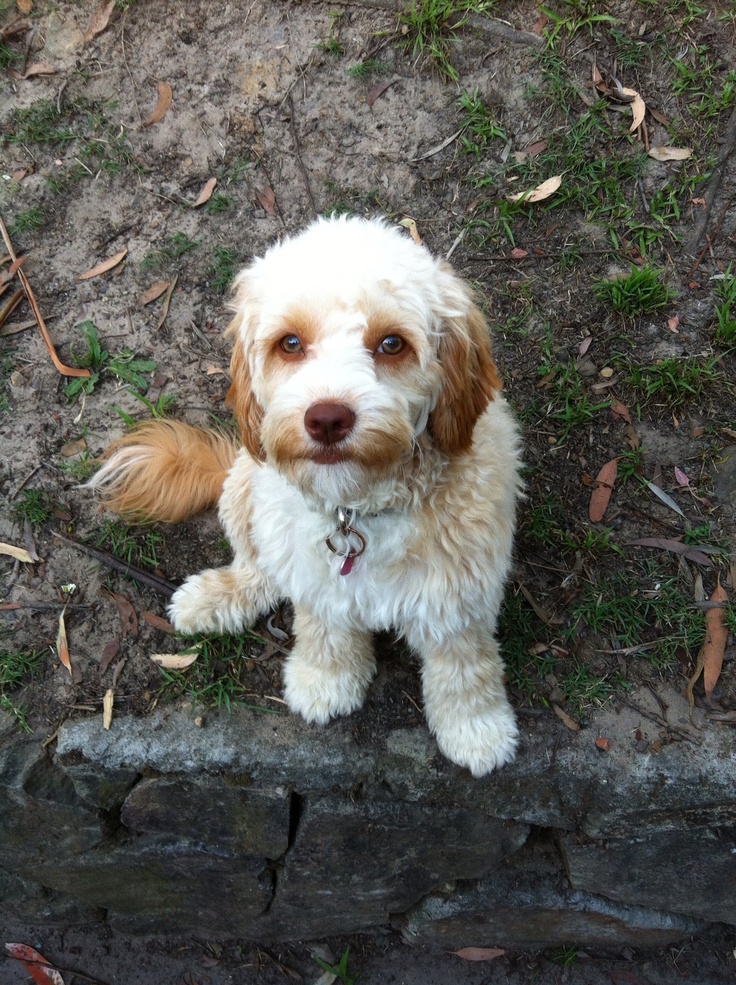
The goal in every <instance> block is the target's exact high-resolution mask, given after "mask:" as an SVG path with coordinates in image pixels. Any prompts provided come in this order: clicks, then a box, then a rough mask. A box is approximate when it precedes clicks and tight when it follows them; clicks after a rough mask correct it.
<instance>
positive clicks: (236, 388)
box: [225, 274, 265, 460]
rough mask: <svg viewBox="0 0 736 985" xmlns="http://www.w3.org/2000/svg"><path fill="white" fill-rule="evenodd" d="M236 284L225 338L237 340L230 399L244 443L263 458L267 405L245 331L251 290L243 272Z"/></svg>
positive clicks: (232, 360) (234, 350) (255, 454)
mask: <svg viewBox="0 0 736 985" xmlns="http://www.w3.org/2000/svg"><path fill="white" fill-rule="evenodd" d="M235 284H236V293H235V300H234V304H233V307H234V308H235V317H234V318H233V320H232V321H231V322H230V324H229V325H228V327H227V329H226V330H225V338H230V339H231V340H232V343H233V354H232V356H231V358H230V389H229V390H228V392H227V397H226V402H227V403H228V404H229V405H230V407H232V411H233V415H234V416H235V420H236V421H237V422H238V427H239V428H240V434H241V436H242V439H243V445H244V446H245V448H247V450H248V451H249V452H250V454H251V455H252V456H253V458H255V459H258V460H263V458H264V457H265V456H264V454H263V448H262V447H261V423H262V421H263V408H262V407H261V405H260V404H259V403H258V401H257V400H256V398H255V394H254V393H253V381H252V377H251V372H250V366H249V365H248V357H247V355H246V353H245V348H244V343H243V338H242V334H241V329H242V326H243V323H244V321H245V319H246V318H247V308H248V302H249V293H248V289H247V286H246V280H245V277H244V275H243V274H241V275H240V277H239V278H238V280H237V281H236V282H235Z"/></svg>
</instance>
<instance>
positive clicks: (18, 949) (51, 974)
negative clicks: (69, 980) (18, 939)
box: [5, 944, 64, 985]
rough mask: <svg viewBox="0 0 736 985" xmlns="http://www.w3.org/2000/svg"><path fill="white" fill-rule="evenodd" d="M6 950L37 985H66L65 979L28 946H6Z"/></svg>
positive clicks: (41, 955)
mask: <svg viewBox="0 0 736 985" xmlns="http://www.w3.org/2000/svg"><path fill="white" fill-rule="evenodd" d="M5 950H6V951H8V953H9V954H10V956H11V957H12V958H15V959H16V961H20V962H21V964H22V965H23V967H24V968H25V969H26V971H27V972H28V974H29V975H30V976H31V978H32V979H33V980H34V982H36V985H64V979H63V978H62V977H61V975H60V973H59V972H58V971H57V970H56V968H54V967H53V966H52V965H51V964H50V963H49V962H48V961H47V960H46V958H45V957H44V956H43V954H39V952H38V951H36V950H34V948H32V947H28V945H27V944H6V945H5Z"/></svg>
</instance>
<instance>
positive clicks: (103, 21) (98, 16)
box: [84, 0, 115, 44]
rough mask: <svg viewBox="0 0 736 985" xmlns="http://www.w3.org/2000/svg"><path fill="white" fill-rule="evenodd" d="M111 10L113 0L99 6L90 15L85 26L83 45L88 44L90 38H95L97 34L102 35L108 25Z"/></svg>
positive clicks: (112, 8) (113, 8) (113, 4)
mask: <svg viewBox="0 0 736 985" xmlns="http://www.w3.org/2000/svg"><path fill="white" fill-rule="evenodd" d="M113 10H115V0H108V2H107V3H101V4H100V6H99V7H98V8H97V9H96V10H95V12H94V13H93V14H92V17H91V18H90V22H89V24H88V25H87V30H86V31H85V34H84V44H88V43H89V42H90V41H91V40H92V38H95V37H97V35H98V34H102V32H103V31H104V30H105V28H106V27H107V25H108V24H109V23H110V17H111V16H112V12H113Z"/></svg>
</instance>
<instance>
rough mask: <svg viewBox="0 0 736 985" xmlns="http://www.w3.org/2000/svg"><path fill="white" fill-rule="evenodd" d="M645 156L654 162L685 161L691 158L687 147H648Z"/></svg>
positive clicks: (690, 152) (689, 149) (690, 151)
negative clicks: (647, 155)
mask: <svg viewBox="0 0 736 985" xmlns="http://www.w3.org/2000/svg"><path fill="white" fill-rule="evenodd" d="M647 154H649V156H650V157H653V158H654V160H655V161H686V160H687V159H688V158H689V157H692V156H693V152H692V150H691V148H689V147H650V148H649V150H648V151H647Z"/></svg>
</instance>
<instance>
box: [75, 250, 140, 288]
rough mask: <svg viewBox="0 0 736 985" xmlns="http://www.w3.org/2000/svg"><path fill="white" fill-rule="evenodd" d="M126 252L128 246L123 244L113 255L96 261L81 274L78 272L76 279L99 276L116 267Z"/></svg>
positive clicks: (89, 278) (88, 278)
mask: <svg viewBox="0 0 736 985" xmlns="http://www.w3.org/2000/svg"><path fill="white" fill-rule="evenodd" d="M127 253H128V247H127V246H125V247H123V249H122V250H121V251H120V252H119V253H116V254H115V256H113V257H108V259H107V260H103V261H102V263H98V264H97V266H96V267H92V269H91V270H87V271H86V272H85V273H83V274H79V276H78V277H77V280H91V278H92V277H99V275H100V274H105V273H107V271H108V270H112V268H113V267H117V265H118V264H119V263H120V261H121V260H124V259H125V257H126V255H127Z"/></svg>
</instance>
